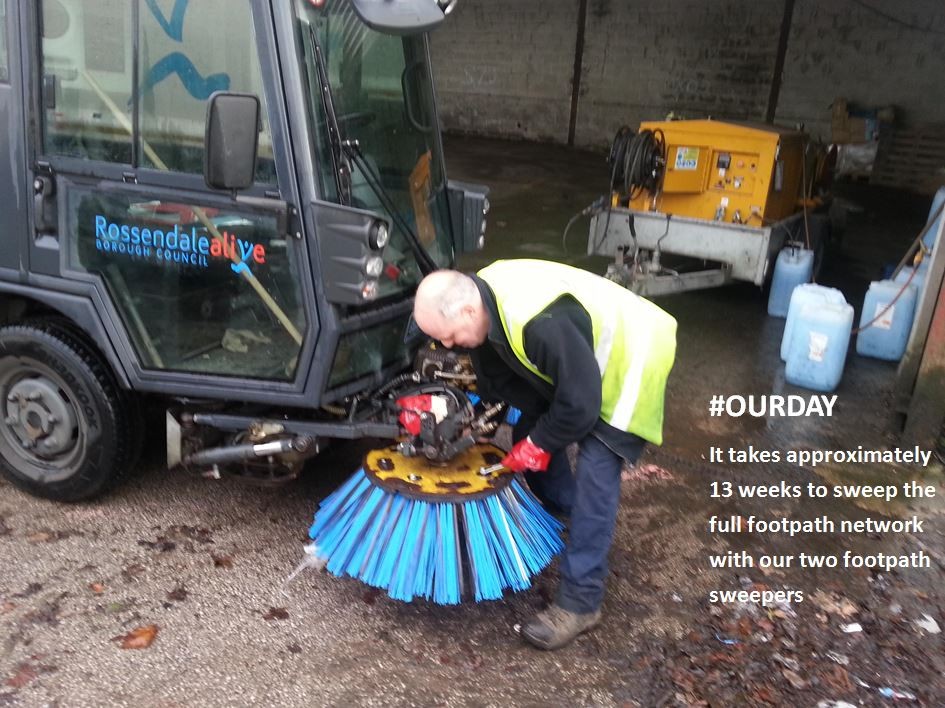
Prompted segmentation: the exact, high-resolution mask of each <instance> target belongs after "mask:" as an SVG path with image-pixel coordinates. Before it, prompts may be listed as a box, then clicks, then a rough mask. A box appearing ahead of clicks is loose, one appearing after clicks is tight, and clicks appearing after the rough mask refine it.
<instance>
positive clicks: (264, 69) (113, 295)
mask: <svg viewBox="0 0 945 708" xmlns="http://www.w3.org/2000/svg"><path fill="white" fill-rule="evenodd" d="M454 3H455V0H449V1H448V2H447V1H446V0H391V1H389V2H380V1H378V0H289V1H288V2H267V1H266V0H247V1H246V2H239V3H234V2H232V1H231V0H202V1H201V2H199V3H188V2H187V1H186V0H174V1H171V0H167V1H163V0H162V1H161V2H151V1H150V0H148V1H147V2H138V1H136V2H128V1H127V0H37V1H36V2H27V1H26V0H8V1H7V2H6V3H3V2H0V40H2V41H0V122H2V123H3V124H4V126H5V129H4V134H5V135H6V136H7V137H6V139H5V140H4V141H2V143H0V243H2V248H0V316H2V327H0V393H2V399H0V400H2V401H3V406H4V410H3V424H2V425H0V465H2V470H3V473H4V475H5V476H6V477H7V479H9V480H10V481H12V482H13V483H14V484H16V485H17V486H19V487H21V488H23V489H25V490H27V491H29V492H31V493H34V494H37V495H40V496H44V497H48V498H52V499H57V500H63V501H73V500H79V499H86V498H90V497H92V496H95V495H96V494H98V493H100V492H102V491H103V490H105V489H107V488H109V487H110V486H111V485H112V484H113V483H115V482H116V481H118V480H119V479H120V478H121V476H122V475H123V474H125V473H126V472H127V471H129V470H130V469H131V468H132V467H133V466H134V464H135V461H136V457H137V454H138V452H139V450H140V449H141V446H142V442H143V440H144V438H145V436H154V435H155V434H160V433H158V432H157V430H156V428H157V427H158V426H157V425H155V424H153V423H152V424H148V423H146V422H145V421H146V420H147V419H148V417H147V416H145V415H142V411H143V410H150V409H151V408H152V407H153V406H151V405H150V404H151V403H153V402H158V403H160V404H161V407H162V408H163V409H166V411H167V414H166V437H167V450H168V462H169V463H170V464H171V465H177V464H179V465H184V466H186V467H189V468H191V469H194V470H198V471H200V472H203V473H205V474H209V475H211V476H220V475H223V474H227V473H232V474H237V475H241V476H243V477H247V478H250V479H253V480H255V481H257V482H261V483H277V482H280V481H284V480H286V479H290V478H292V477H293V476H295V475H296V474H297V473H298V472H299V470H300V468H301V465H302V463H303V462H304V461H305V460H306V459H308V458H311V457H312V456H314V455H315V454H317V453H318V452H319V450H320V449H322V448H323V447H324V445H325V443H326V442H327V441H329V440H331V439H338V438H342V439H351V438H359V437H368V436H370V437H383V438H388V439H392V440H393V439H400V441H401V442H402V443H403V446H402V448H401V449H400V451H399V452H398V454H403V455H404V456H405V457H407V458H410V457H413V458H417V459H424V460H427V461H428V462H444V461H449V460H451V459H454V458H455V457H457V456H458V455H460V454H462V453H465V452H468V451H469V450H470V448H471V447H472V441H473V438H474V436H475V434H478V433H481V432H483V431H485V430H488V429H489V426H491V425H493V424H494V423H495V418H496V417H497V414H498V411H496V410H491V411H483V410H482V409H479V410H475V409H473V408H472V406H471V405H469V403H468V399H467V398H466V397H465V394H464V393H463V392H462V391H461V390H459V389H458V388H457V387H456V385H457V384H459V383H462V381H468V380H469V377H470V374H469V372H468V371H466V370H464V369H463V366H462V365H460V364H457V363H456V361H455V360H452V359H446V358H444V357H442V356H441V354H440V353H438V352H435V351H428V350H424V351H423V352H421V353H420V355H419V358H418V349H419V347H420V340H419V339H417V338H416V337H411V336H410V334H411V333H410V331H409V327H408V322H409V319H410V313H411V308H412V302H413V294H414V292H415V289H416V286H417V284H418V282H419V281H420V279H421V278H422V277H423V275H424V274H425V273H427V272H429V271H431V270H433V269H435V268H444V267H449V266H451V265H452V264H453V262H454V258H455V256H456V255H457V254H458V253H461V252H464V251H468V250H471V249H475V248H477V247H481V245H482V240H483V234H484V232H485V215H486V212H487V211H488V201H487V199H486V191H485V189H484V188H480V187H477V186H474V185H468V184H461V183H457V182H451V181H448V180H447V177H446V171H445V163H444V157H443V148H442V141H441V135H440V130H439V120H438V117H437V106H436V100H435V94H434V89H433V81H432V78H431V62H430V50H429V41H428V33H429V32H430V31H432V30H434V29H435V28H436V27H437V26H438V25H440V24H441V23H442V22H443V21H444V19H445V17H446V15H447V14H448V13H449V11H450V10H451V9H452V7H453V5H454ZM417 362H419V366H417ZM418 391H420V392H428V393H435V394H436V395H437V396H439V399H438V400H439V401H440V403H441V404H442V406H443V409H444V410H445V411H446V412H447V413H446V415H443V416H437V415H426V416H423V418H424V421H425V422H424V423H423V425H422V426H421V428H420V429H419V430H418V431H417V433H416V434H415V435H408V436H404V434H403V433H404V431H403V430H402V428H401V427H400V426H399V424H398V422H397V408H396V405H395V401H396V399H397V398H399V397H401V396H404V395H409V394H412V393H416V392H418ZM145 403H147V404H149V405H144V404H145ZM484 466H485V465H484Z"/></svg>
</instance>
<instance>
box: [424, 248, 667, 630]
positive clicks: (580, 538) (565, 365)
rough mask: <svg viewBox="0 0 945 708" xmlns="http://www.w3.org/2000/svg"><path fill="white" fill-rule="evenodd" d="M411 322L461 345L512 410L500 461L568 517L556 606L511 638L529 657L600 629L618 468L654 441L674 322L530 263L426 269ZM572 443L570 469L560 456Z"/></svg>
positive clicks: (567, 271)
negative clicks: (527, 645) (473, 269)
mask: <svg viewBox="0 0 945 708" xmlns="http://www.w3.org/2000/svg"><path fill="white" fill-rule="evenodd" d="M414 319H415V320H416V323H417V325H418V326H419V327H420V329H422V330H423V331H424V332H425V333H426V334H427V335H429V336H430V337H432V338H434V339H437V340H439V341H440V342H442V343H443V345H444V346H446V347H450V348H451V347H454V346H456V347H461V348H463V349H467V350H468V351H469V353H470V356H471V359H472V362H473V366H474V367H475V370H476V374H477V388H478V393H479V395H480V396H481V397H482V398H483V399H485V400H492V401H496V400H504V401H508V402H509V403H510V404H512V405H514V406H515V407H517V408H519V409H520V410H521V411H522V416H521V418H520V420H519V422H518V424H517V425H516V426H515V429H514V431H513V436H512V439H513V443H514V445H513V447H512V449H511V451H510V452H509V454H508V455H507V456H506V457H505V459H503V460H502V463H503V464H504V465H505V466H506V467H508V468H509V469H511V470H513V471H515V472H525V473H526V478H527V480H528V484H529V486H530V487H531V488H532V490H533V491H534V492H535V494H536V495H537V496H538V497H539V499H541V500H542V502H544V503H545V505H546V506H547V507H548V508H549V509H550V510H551V511H553V512H557V513H559V514H560V515H563V516H570V524H569V525H570V538H569V540H568V543H567V546H566V548H565V551H564V554H563V556H562V558H561V566H560V567H561V583H560V585H559V588H558V592H557V595H556V598H555V600H554V603H553V604H552V605H551V606H549V607H548V608H547V609H546V610H544V611H543V612H540V613H538V614H537V615H536V616H535V617H534V618H533V619H532V620H531V621H529V622H528V623H527V624H526V625H525V626H524V627H523V628H522V634H523V635H524V637H525V638H526V639H527V640H528V641H529V642H531V643H532V644H534V645H535V646H537V647H539V648H541V649H556V648H558V647H561V646H564V645H565V644H567V643H568V642H570V641H571V640H572V639H574V638H575V637H576V636H578V635H579V634H581V633H582V632H586V631H587V630H589V629H591V628H593V627H594V626H596V625H597V624H598V623H599V622H600V618H601V610H600V608H601V603H602V601H603V597H604V581H605V578H606V575H607V554H608V551H609V549H610V546H611V543H612V542H613V533H614V526H615V523H616V517H617V505H618V502H619V497H620V472H621V468H622V466H623V461H624V460H626V461H628V462H630V463H631V464H633V463H635V462H636V460H637V459H638V458H639V456H640V454H641V453H642V451H643V447H644V444H645V442H646V441H649V442H652V443H655V444H657V445H659V444H660V443H661V442H662V426H663V396H664V391H665V388H666V379H667V377H668V375H669V371H670V369H671V368H672V365H673V357H674V354H675V349H676V321H675V320H674V319H673V318H672V317H671V316H669V315H668V314H666V313H665V312H663V311H662V310H661V309H660V308H658V307H657V306H656V305H654V304H653V303H651V302H648V301H647V300H644V299H643V298H640V297H638V296H636V295H634V294H633V293H631V292H630V291H628V290H626V289H625V288H623V287H621V286H619V285H617V284H616V283H613V282H611V281H609V280H606V279H604V278H601V277H599V276H596V275H593V274H591V273H588V272H585V271H582V270H579V269H577V268H572V267H570V266H566V265H562V264H560V263H552V262H548V261H539V260H507V261H497V262H495V263H493V264H492V265H490V266H488V267H486V268H484V269H483V270H481V271H479V273H477V274H476V275H473V276H469V275H464V274H462V273H459V272H457V271H450V270H440V271H436V272H434V273H431V274H430V275H428V276H427V277H426V278H424V279H423V281H422V282H421V283H420V286H419V288H418V290H417V297H416V301H415V304H414ZM575 442H576V443H578V446H579V450H578V456H577V468H576V470H575V473H574V474H572V472H571V465H570V462H569V460H568V456H567V452H566V448H567V446H568V445H569V444H570V443H575Z"/></svg>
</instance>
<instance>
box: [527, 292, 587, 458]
mask: <svg viewBox="0 0 945 708" xmlns="http://www.w3.org/2000/svg"><path fill="white" fill-rule="evenodd" d="M524 335H525V353H526V354H527V355H528V358H529V359H530V360H531V361H532V362H533V363H534V364H535V366H537V367H538V369H539V371H541V372H542V373H544V374H545V375H546V376H548V377H550V378H551V380H552V382H553V383H554V398H553V400H552V402H551V405H550V407H549V408H548V410H547V412H545V413H544V415H542V416H541V417H540V418H539V419H538V422H537V423H536V424H535V427H534V428H533V429H532V431H531V432H530V433H529V435H530V437H531V439H532V442H534V443H535V444H536V445H538V446H539V447H541V448H543V449H545V450H547V451H549V452H557V451H558V450H560V449H561V448H563V447H566V446H567V445H569V444H571V443H573V442H577V441H578V440H581V439H582V438H584V437H585V436H586V435H587V434H588V433H590V432H591V430H592V429H593V428H594V426H595V424H596V423H597V419H598V418H599V417H600V407H601V375H600V368H599V367H598V365H597V360H596V359H595V358H594V348H593V341H594V340H593V330H592V327H591V318H590V316H589V315H588V314H587V311H586V310H585V309H584V308H583V307H581V306H580V305H579V304H578V303H577V302H576V301H574V300H571V299H565V300H562V301H558V302H556V303H554V304H552V305H550V306H549V307H548V308H547V309H546V310H545V311H544V312H542V313H541V314H540V315H539V316H538V317H536V318H535V319H534V320H532V321H531V322H530V323H529V324H528V326H527V327H526V328H525V332H524Z"/></svg>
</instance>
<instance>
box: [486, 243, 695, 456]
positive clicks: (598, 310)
mask: <svg viewBox="0 0 945 708" xmlns="http://www.w3.org/2000/svg"><path fill="white" fill-rule="evenodd" d="M478 275H479V277H480V278H482V279H483V280H484V281H485V282H486V283H487V284H488V285H489V287H490V288H491V289H492V292H493V294H494V295H495V299H496V305H497V306H498V311H499V319H501V321H502V329H503V331H504V332H505V336H506V338H507V339H508V341H509V344H510V345H511V348H512V351H513V353H514V354H515V356H516V358H517V359H518V360H519V361H520V362H521V363H522V364H523V365H524V366H525V367H526V368H527V369H528V370H529V371H531V372H532V373H534V374H535V375H537V376H539V377H541V378H542V379H544V380H545V381H548V382H549V383H551V384H552V385H554V383H555V382H554V381H552V380H551V378H550V377H549V376H548V375H547V374H545V373H544V372H542V371H540V370H539V369H538V367H537V366H535V364H534V363H533V362H532V361H530V360H529V358H528V355H527V354H526V353H525V339H524V332H525V326H526V325H527V324H528V323H529V322H531V320H532V319H534V318H535V316H537V315H538V314H539V313H540V312H542V311H543V310H544V309H545V308H546V307H548V306H549V305H550V304H551V303H553V302H555V301H556V300H558V299H559V298H561V297H562V296H564V295H570V296H572V297H573V298H574V299H575V300H577V301H578V302H579V303H580V304H581V305H582V306H583V307H584V309H585V310H587V313H588V314H589V315H590V318H591V324H592V327H593V334H594V358H595V359H596V360H597V365H598V368H599V369H600V375H601V401H602V402H601V412H600V417H601V418H602V419H603V420H604V421H605V422H607V423H609V424H610V425H612V426H614V427H615V428H618V429H620V430H626V431H628V432H631V433H634V434H635V435H639V436H640V437H641V438H643V439H644V440H648V441H650V442H652V443H654V444H656V445H660V444H661V443H662V442H663V399H664V395H665V391H666V379H667V378H668V377H669V371H670V369H672V367H673V359H674V357H675V354H676V320H675V319H674V318H673V317H672V316H670V315H669V314H667V313H666V312H664V311H663V310H661V309H660V308H659V307H657V306H656V305H654V304H653V303H652V302H650V301H648V300H644V299H643V298H641V297H639V296H637V295H635V294H634V293H632V292H630V291H629V290H627V289H626V288H624V287H623V286H620V285H618V284H617V283H614V282H612V281H610V280H607V279H605V278H602V277H600V276H597V275H594V274H592V273H588V272H587V271H583V270H580V269H578V268H572V267H571V266H567V265H563V264H561V263H552V262H549V261H540V260H531V259H517V260H503V261H496V262H495V263H493V264H492V265H490V266H487V267H486V268H483V269H482V270H480V271H479V273H478ZM576 373H577V372H576Z"/></svg>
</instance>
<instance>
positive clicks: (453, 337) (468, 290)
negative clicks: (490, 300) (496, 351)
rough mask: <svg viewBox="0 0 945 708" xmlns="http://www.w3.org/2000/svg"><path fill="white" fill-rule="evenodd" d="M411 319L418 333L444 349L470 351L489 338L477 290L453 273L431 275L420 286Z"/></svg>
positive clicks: (486, 314) (451, 271) (486, 319)
mask: <svg viewBox="0 0 945 708" xmlns="http://www.w3.org/2000/svg"><path fill="white" fill-rule="evenodd" d="M413 317H414V320H416V322H417V326H418V327H419V328H420V329H422V330H423V331H424V332H425V333H426V334H427V335H428V336H430V337H433V339H437V340H439V341H440V342H442V343H443V346H445V347H447V348H451V347H453V345H456V346H460V347H464V348H467V349H472V348H474V347H478V346H479V345H480V344H482V343H483V342H484V341H486V337H487V336H488V334H489V324H490V321H489V314H488V313H487V312H486V309H485V307H484V305H483V303H482V296H481V295H480V294H479V288H478V287H477V286H476V283H475V281H474V280H473V279H472V278H470V277H469V276H468V275H464V274H462V273H460V272H459V271H455V270H437V271H434V272H433V273H430V274H429V275H428V276H427V277H425V278H424V279H423V280H422V281H421V282H420V286H419V287H418V288H417V297H416V300H415V301H414V306H413Z"/></svg>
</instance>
